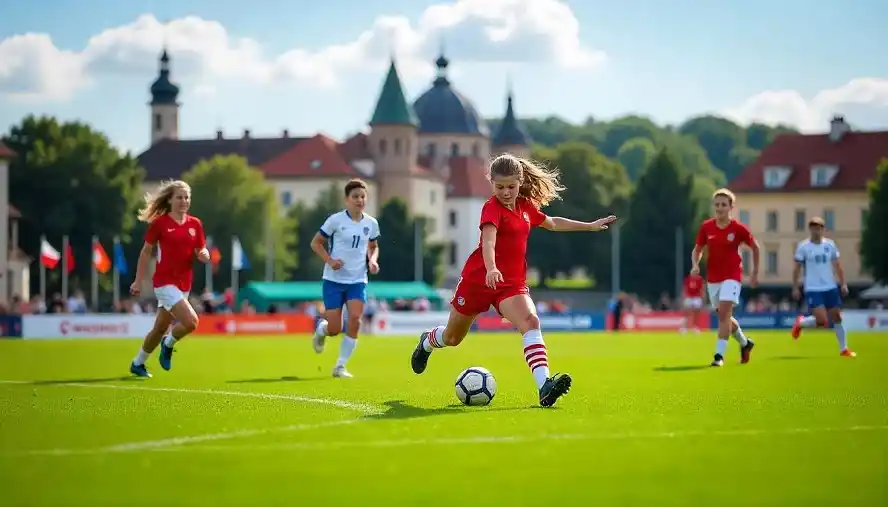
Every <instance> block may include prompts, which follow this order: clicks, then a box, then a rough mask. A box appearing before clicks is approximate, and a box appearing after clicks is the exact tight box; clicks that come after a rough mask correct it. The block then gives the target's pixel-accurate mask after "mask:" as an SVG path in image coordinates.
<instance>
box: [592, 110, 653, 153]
mask: <svg viewBox="0 0 888 507" xmlns="http://www.w3.org/2000/svg"><path fill="white" fill-rule="evenodd" d="M606 129H607V135H606V137H605V140H604V143H603V144H602V145H601V146H599V148H598V149H599V151H601V153H603V154H604V155H606V156H608V157H611V158H613V157H616V156H617V153H618V152H619V151H620V147H622V146H623V144H624V143H625V142H626V141H628V140H630V139H634V138H636V137H640V138H643V139H649V140H650V141H652V142H657V141H659V139H660V137H661V136H660V131H661V129H660V128H659V127H657V125H656V124H655V123H654V122H652V121H651V120H649V119H648V118H644V117H641V116H626V117H623V118H617V119H616V120H614V121H612V122H610V123H608V124H607V126H606Z"/></svg>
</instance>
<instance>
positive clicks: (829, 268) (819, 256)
mask: <svg viewBox="0 0 888 507" xmlns="http://www.w3.org/2000/svg"><path fill="white" fill-rule="evenodd" d="M838 258H839V249H838V248H837V247H836V244H835V242H833V240H831V239H826V238H823V240H821V241H820V243H814V242H812V241H811V240H810V239H806V240H804V241H802V242H800V243H799V246H798V247H797V248H796V253H795V260H796V262H798V263H800V264H801V265H802V267H803V268H805V292H821V291H827V290H833V289H835V288H836V287H838V284H837V283H836V276H835V274H834V273H833V262H834V261H835V260H836V259H838Z"/></svg>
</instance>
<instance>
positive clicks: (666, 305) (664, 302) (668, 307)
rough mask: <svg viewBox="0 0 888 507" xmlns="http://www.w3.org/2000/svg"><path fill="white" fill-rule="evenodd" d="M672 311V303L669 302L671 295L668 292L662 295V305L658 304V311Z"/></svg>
mask: <svg viewBox="0 0 888 507" xmlns="http://www.w3.org/2000/svg"><path fill="white" fill-rule="evenodd" d="M671 309H672V301H670V300H669V294H667V293H666V292H664V293H662V294H660V303H659V304H657V310H659V311H661V312H668V311H669V310H671Z"/></svg>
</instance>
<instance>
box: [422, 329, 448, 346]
mask: <svg viewBox="0 0 888 507" xmlns="http://www.w3.org/2000/svg"><path fill="white" fill-rule="evenodd" d="M445 329H446V327H445V326H438V327H436V328H434V329H432V330H431V331H429V335H428V336H427V337H426V339H425V340H423V341H422V348H423V350H425V351H426V352H431V351H432V349H443V348H444V347H446V346H447V344H446V343H444V330H445Z"/></svg>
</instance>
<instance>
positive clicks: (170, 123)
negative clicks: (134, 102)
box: [150, 48, 179, 145]
mask: <svg viewBox="0 0 888 507" xmlns="http://www.w3.org/2000/svg"><path fill="white" fill-rule="evenodd" d="M159 62H160V71H159V73H158V76H157V79H155V80H154V83H152V84H151V102H150V105H151V144H152V145H154V144H156V143H158V142H159V141H161V140H163V139H178V138H179V102H178V100H177V99H178V98H179V87H178V86H177V85H176V84H175V83H173V82H172V81H171V80H170V55H169V52H168V51H167V49H166V48H164V49H163V52H162V53H161V55H160V60H159Z"/></svg>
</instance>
